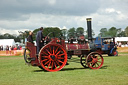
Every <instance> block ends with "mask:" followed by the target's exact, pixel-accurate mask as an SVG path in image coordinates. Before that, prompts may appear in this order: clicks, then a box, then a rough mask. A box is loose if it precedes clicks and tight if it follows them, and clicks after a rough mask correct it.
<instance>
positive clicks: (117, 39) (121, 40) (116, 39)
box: [115, 37, 128, 42]
mask: <svg viewBox="0 0 128 85" xmlns="http://www.w3.org/2000/svg"><path fill="white" fill-rule="evenodd" d="M117 41H118V42H123V41H126V42H128V37H115V42H117Z"/></svg>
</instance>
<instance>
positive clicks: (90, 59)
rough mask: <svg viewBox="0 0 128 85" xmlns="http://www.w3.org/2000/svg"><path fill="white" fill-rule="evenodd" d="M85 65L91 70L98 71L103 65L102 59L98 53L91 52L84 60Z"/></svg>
mask: <svg viewBox="0 0 128 85" xmlns="http://www.w3.org/2000/svg"><path fill="white" fill-rule="evenodd" d="M86 62H87V65H88V67H89V68H91V69H99V68H101V67H102V65H103V63H104V59H103V57H102V55H101V54H100V53H97V52H91V53H90V54H89V55H88V56H87V59H86Z"/></svg>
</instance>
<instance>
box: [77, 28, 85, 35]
mask: <svg viewBox="0 0 128 85" xmlns="http://www.w3.org/2000/svg"><path fill="white" fill-rule="evenodd" d="M80 35H84V28H83V27H78V28H77V29H76V36H80Z"/></svg>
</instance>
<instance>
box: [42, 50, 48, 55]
mask: <svg viewBox="0 0 128 85" xmlns="http://www.w3.org/2000/svg"><path fill="white" fill-rule="evenodd" d="M43 53H44V54H45V55H47V56H48V55H49V54H47V53H46V52H44V51H42V53H41V55H42V54H43Z"/></svg>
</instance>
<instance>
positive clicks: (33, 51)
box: [26, 42, 40, 66]
mask: <svg viewBox="0 0 128 85" xmlns="http://www.w3.org/2000/svg"><path fill="white" fill-rule="evenodd" d="M26 49H27V50H29V51H30V54H29V56H30V61H31V62H30V63H31V65H32V66H40V64H39V61H38V58H37V55H36V46H34V44H33V43H30V42H27V43H26Z"/></svg>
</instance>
